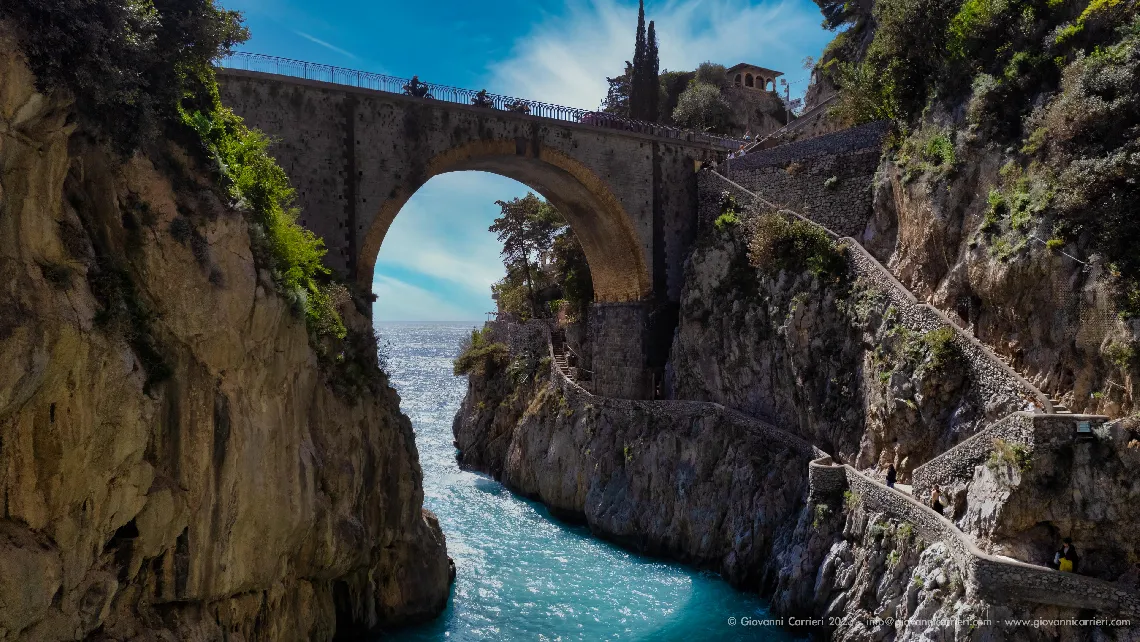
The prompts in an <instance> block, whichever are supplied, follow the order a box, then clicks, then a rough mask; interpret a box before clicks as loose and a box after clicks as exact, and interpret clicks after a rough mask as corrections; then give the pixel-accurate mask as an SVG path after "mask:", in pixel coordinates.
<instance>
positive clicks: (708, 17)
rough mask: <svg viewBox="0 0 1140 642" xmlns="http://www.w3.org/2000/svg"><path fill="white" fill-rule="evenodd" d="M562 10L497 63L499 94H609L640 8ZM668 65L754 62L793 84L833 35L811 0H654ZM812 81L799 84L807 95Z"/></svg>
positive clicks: (595, 1)
mask: <svg viewBox="0 0 1140 642" xmlns="http://www.w3.org/2000/svg"><path fill="white" fill-rule="evenodd" d="M566 2H567V6H566V8H565V10H564V12H562V15H558V16H551V17H548V18H547V19H546V20H545V21H544V22H541V23H539V24H538V25H536V26H535V27H534V28H533V29H532V30H531V32H530V33H529V34H527V35H526V36H525V37H523V38H522V39H520V40H519V41H518V42H517V43H516V44H515V47H514V49H513V51H512V55H511V57H510V58H509V59H507V60H505V61H503V62H501V63H498V64H496V65H493V66H492V67H491V81H490V82H489V83H488V85H489V86H492V87H495V91H498V92H502V93H508V94H512V95H516V96H522V97H526V98H532V99H535V100H542V101H547V102H553V103H556V104H561V105H569V106H573V107H582V108H586V109H593V108H595V107H596V106H597V105H598V103H599V102H600V101H601V100H602V98H604V97H605V95H606V88H607V84H606V80H605V77H606V76H613V75H616V74H618V73H620V72H621V71H622V69H624V63H625V61H626V60H630V59H631V58H632V57H633V39H634V30H635V28H636V25H637V7H636V5H631V4H626V3H622V4H619V3H618V2H616V1H615V0H589V1H588V2H574V1H573V0H566ZM646 18H647V19H648V20H653V21H655V23H656V29H657V41H658V43H659V45H660V58H661V68H662V69H677V70H685V69H695V68H696V67H697V65H699V64H700V63H702V62H704V61H706V60H711V61H713V62H718V63H721V64H723V65H725V66H732V65H734V64H736V63H738V62H750V63H753V64H757V65H761V66H764V67H770V68H774V69H777V70H780V71H783V72H784V74H785V78H787V79H788V80H789V82H792V81H796V80H799V79H800V78H801V77H803V76H806V75H807V72H806V71H804V70H803V69H802V67H801V66H800V61H801V60H802V59H803V58H804V57H805V56H809V55H810V56H816V57H818V55H819V52H820V49H821V48H822V47H823V45H824V44H825V43H826V42H827V41H828V40H829V39H830V37H831V36H830V34H828V33H827V32H825V31H823V30H822V29H821V28H820V26H819V23H820V20H821V18H820V14H819V10H818V8H817V7H816V5H815V4H814V3H812V2H810V1H808V0H783V1H781V2H761V3H759V4H751V3H749V2H747V1H746V0H672V1H669V2H666V3H664V4H656V3H653V4H651V5H650V6H649V7H647V8H646ZM805 88H806V83H799V84H797V85H795V86H794V87H793V91H794V92H798V93H802V91H803V90H804V89H805Z"/></svg>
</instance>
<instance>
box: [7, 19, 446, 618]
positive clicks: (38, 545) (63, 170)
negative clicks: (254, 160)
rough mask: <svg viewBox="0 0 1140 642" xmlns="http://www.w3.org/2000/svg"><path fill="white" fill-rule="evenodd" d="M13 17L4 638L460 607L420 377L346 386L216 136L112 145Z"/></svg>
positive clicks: (350, 318)
mask: <svg viewBox="0 0 1140 642" xmlns="http://www.w3.org/2000/svg"><path fill="white" fill-rule="evenodd" d="M0 36H2V37H0V364H2V366H0V569H3V571H2V572H0V639H4V640H73V639H84V638H85V637H87V636H88V635H90V634H92V632H94V631H97V630H98V631H100V632H101V633H102V635H103V636H104V637H103V638H100V639H136V638H137V636H144V637H142V638H137V639H163V640H216V639H222V638H223V637H228V636H235V637H233V638H231V639H245V640H320V639H331V638H332V636H333V635H334V633H335V632H336V631H338V630H339V631H342V632H343V631H346V630H352V629H360V628H369V627H373V626H378V625H381V624H385V623H392V622H397V621H402V620H407V619H415V618H421V617H426V616H430V615H432V614H434V613H436V612H438V611H439V610H440V609H442V607H443V604H444V602H445V600H446V597H447V591H448V584H449V582H448V564H447V557H446V552H445V548H444V542H443V536H442V533H441V532H440V530H439V526H438V524H437V523H436V521H435V519H434V517H433V516H432V515H430V513H427V512H425V511H423V510H422V501H423V492H422V489H421V473H420V467H419V463H418V456H417V453H416V449H415V445H414V442H413V435H412V430H411V426H410V423H409V421H408V419H407V418H406V417H404V416H402V415H401V414H400V413H399V410H398V398H397V396H396V394H395V393H394V392H393V391H392V390H391V389H390V388H388V387H387V386H386V385H384V386H381V390H380V392H379V393H377V394H366V395H364V396H362V397H360V398H356V399H346V398H343V397H340V396H337V395H336V394H334V393H333V391H332V390H331V389H330V387H329V386H328V385H327V384H326V381H325V379H324V377H323V375H322V373H321V371H320V369H319V368H318V365H317V360H316V357H315V354H314V352H313V350H312V349H311V348H310V346H309V339H308V336H307V333H306V329H305V324H304V320H303V319H301V318H299V317H298V316H297V315H296V314H295V313H293V312H292V311H291V309H290V307H289V306H288V304H286V303H285V302H283V301H282V300H281V299H280V298H279V297H278V296H277V295H276V294H275V293H274V289H273V286H272V284H271V281H270V279H269V276H268V274H267V273H266V272H265V271H264V270H258V268H257V266H256V265H255V263H254V259H253V256H252V254H251V250H250V236H249V230H248V227H247V225H246V222H245V220H244V218H243V217H242V216H241V215H240V214H239V213H237V212H235V211H233V210H231V209H230V208H229V207H228V206H226V205H225V204H224V202H223V199H221V198H219V197H218V192H217V190H216V188H215V187H214V185H213V184H212V179H211V178H210V173H209V172H207V171H205V169H204V168H203V166H202V165H200V164H199V161H198V160H196V157H195V155H194V154H187V153H186V152H184V151H183V150H182V149H181V148H179V147H178V146H176V145H174V144H172V143H169V142H166V141H159V142H158V143H156V144H154V145H153V146H152V147H151V148H148V149H147V150H145V151H144V152H140V153H139V154H137V155H135V156H134V157H133V158H131V159H127V160H123V159H119V158H116V157H113V156H110V155H108V154H107V153H106V152H105V151H104V150H103V149H102V148H101V147H100V146H99V145H98V144H96V143H95V142H93V141H92V139H91V138H90V136H89V135H88V134H87V133H86V132H84V131H83V130H82V129H80V128H77V126H76V125H75V124H73V122H72V121H73V118H72V117H71V116H72V111H73V110H72V105H71V104H70V102H69V100H68V99H67V98H66V97H64V96H54V95H53V96H45V95H42V94H40V93H37V92H36V90H35V83H34V78H33V77H32V75H31V74H30V72H29V71H28V69H27V67H26V66H25V65H24V64H23V61H22V60H21V58H20V56H19V55H18V54H17V53H16V51H17V49H16V47H15V45H14V42H13V40H12V39H11V38H10V37H9V35H8V34H6V33H0ZM176 218H181V219H186V220H189V221H190V224H191V225H192V226H193V230H194V234H193V235H192V236H191V238H190V239H189V240H187V238H186V237H181V240H180V238H179V234H176V233H174V231H175V230H176V228H177V225H175V219H176ZM111 266H114V267H113V269H112V268H111ZM109 302H110V303H109ZM350 307H351V306H350ZM109 308H116V311H117V312H119V311H123V310H125V311H126V313H125V314H108V313H107V310H108V309H109ZM341 312H342V314H343V315H344V316H345V318H346V321H347V322H348V323H350V324H354V325H356V326H357V327H364V328H366V327H367V323H368V321H367V320H366V319H364V318H362V317H361V316H360V315H359V314H358V313H357V312H355V310H352V309H344V310H342V311H341ZM144 326H145V327H147V328H149V331H148V337H149V338H147V339H146V340H145V342H144V340H143V338H141V337H140V336H139V332H138V328H140V327H144ZM144 343H145V344H146V345H148V346H150V348H151V349H152V350H150V351H148V350H147V349H144V347H143V345H144ZM163 365H164V366H165V371H166V374H167V376H166V377H159V376H156V375H158V374H159V373H160V371H161V370H163V368H162V367H161V366H163Z"/></svg>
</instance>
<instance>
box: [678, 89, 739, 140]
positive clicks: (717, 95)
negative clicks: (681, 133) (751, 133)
mask: <svg viewBox="0 0 1140 642" xmlns="http://www.w3.org/2000/svg"><path fill="white" fill-rule="evenodd" d="M698 78H699V76H698ZM731 115H732V114H731V108H730V107H729V104H728V101H727V100H725V98H724V95H723V94H722V93H721V91H720V87H718V86H716V85H713V84H711V83H707V82H701V81H700V80H699V79H694V80H693V82H691V83H690V84H689V87H688V89H686V90H685V91H684V93H682V94H681V96H680V97H679V98H678V99H677V108H676V109H674V110H673V121H674V122H676V123H677V124H678V125H681V126H682V127H688V128H690V129H697V130H701V131H711V132H722V131H724V130H725V129H726V128H727V127H728V124H729V119H730V118H731Z"/></svg>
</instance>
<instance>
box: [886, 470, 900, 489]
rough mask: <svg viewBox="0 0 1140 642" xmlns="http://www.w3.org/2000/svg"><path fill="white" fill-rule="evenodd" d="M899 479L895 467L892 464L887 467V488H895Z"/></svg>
mask: <svg viewBox="0 0 1140 642" xmlns="http://www.w3.org/2000/svg"><path fill="white" fill-rule="evenodd" d="M898 478H899V473H898V471H896V470H895V465H894V464H891V465H890V466H888V467H887V488H894V487H895V482H896V481H897V480H898Z"/></svg>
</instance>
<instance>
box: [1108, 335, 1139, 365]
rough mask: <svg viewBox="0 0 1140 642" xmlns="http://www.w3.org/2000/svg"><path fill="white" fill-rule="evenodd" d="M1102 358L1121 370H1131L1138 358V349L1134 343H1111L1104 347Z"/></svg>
mask: <svg viewBox="0 0 1140 642" xmlns="http://www.w3.org/2000/svg"><path fill="white" fill-rule="evenodd" d="M1104 356H1105V357H1107V358H1108V360H1109V361H1111V362H1112V363H1113V364H1115V365H1116V367H1118V368H1120V369H1121V370H1132V369H1133V368H1135V367H1136V365H1137V362H1138V358H1137V357H1140V348H1138V347H1137V344H1136V342H1128V343H1122V342H1119V341H1112V342H1110V343H1109V344H1108V346H1106V347H1105V349H1104Z"/></svg>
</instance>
